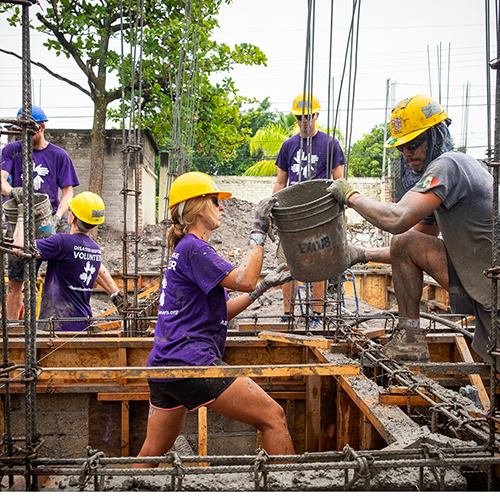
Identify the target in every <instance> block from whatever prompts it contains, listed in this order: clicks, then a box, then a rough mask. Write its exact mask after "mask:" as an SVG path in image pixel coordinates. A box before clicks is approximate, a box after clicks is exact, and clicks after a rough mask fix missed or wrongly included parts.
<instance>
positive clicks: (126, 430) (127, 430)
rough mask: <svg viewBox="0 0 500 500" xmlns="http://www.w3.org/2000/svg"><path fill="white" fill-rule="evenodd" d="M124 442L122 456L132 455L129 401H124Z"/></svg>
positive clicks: (122, 433)
mask: <svg viewBox="0 0 500 500" xmlns="http://www.w3.org/2000/svg"><path fill="white" fill-rule="evenodd" d="M121 407H122V420H121V422H122V429H121V435H122V443H121V453H122V457H128V456H130V412H129V405H128V401H122V404H121Z"/></svg>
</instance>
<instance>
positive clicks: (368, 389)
mask: <svg viewBox="0 0 500 500" xmlns="http://www.w3.org/2000/svg"><path fill="white" fill-rule="evenodd" d="M336 378H337V381H338V383H339V384H340V386H341V387H342V389H343V390H344V391H345V393H346V394H347V395H348V396H349V397H350V398H351V400H352V401H353V402H354V403H355V405H356V406H357V407H358V408H359V410H360V411H361V412H362V413H363V414H364V415H365V416H366V417H367V418H368V420H369V421H370V422H371V423H372V425H373V426H374V427H375V429H376V430H377V432H378V433H379V434H380V436H381V437H382V438H383V439H384V441H385V442H386V443H387V444H389V445H390V444H394V443H397V444H398V445H399V446H403V447H407V446H411V445H412V444H414V443H416V442H418V441H419V440H420V439H421V438H422V437H424V436H425V435H427V434H429V432H430V431H429V430H428V429H425V428H421V427H420V426H419V425H418V424H417V423H415V422H413V420H411V418H410V417H408V415H406V414H405V413H404V412H403V411H402V410H401V409H400V408H399V407H397V406H382V405H380V404H379V393H380V391H381V389H380V388H379V387H378V386H377V384H375V383H374V382H373V381H372V380H369V379H368V378H366V377H365V376H364V375H342V376H339V377H336ZM338 401H339V400H338V398H337V402H338ZM341 403H342V404H344V406H345V407H346V408H347V403H345V402H342V400H341ZM344 411H345V410H344ZM349 411H351V412H352V410H349ZM337 413H338V414H340V413H342V409H341V408H338V410H337ZM346 425H347V424H344V427H346ZM353 425H354V424H353V423H350V424H349V425H348V428H349V429H350V428H351V427H352V426H353ZM358 429H359V427H358ZM341 432H343V431H342V429H341V428H340V427H339V429H338V433H339V434H340V433H341ZM350 432H354V431H350ZM351 446H352V445H351Z"/></svg>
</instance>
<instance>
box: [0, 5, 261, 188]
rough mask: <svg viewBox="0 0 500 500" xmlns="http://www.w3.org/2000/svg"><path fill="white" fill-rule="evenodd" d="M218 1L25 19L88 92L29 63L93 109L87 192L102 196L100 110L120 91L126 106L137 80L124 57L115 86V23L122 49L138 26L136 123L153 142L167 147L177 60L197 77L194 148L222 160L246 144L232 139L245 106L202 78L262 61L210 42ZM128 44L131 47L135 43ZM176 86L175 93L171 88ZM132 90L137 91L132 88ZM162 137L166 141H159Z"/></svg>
mask: <svg viewBox="0 0 500 500" xmlns="http://www.w3.org/2000/svg"><path fill="white" fill-rule="evenodd" d="M222 1H225V2H226V3H230V0H204V1H203V2H201V1H200V2H195V3H193V5H191V1H190V0H167V1H165V0H163V1H161V0H145V2H144V11H143V13H142V16H141V15H140V14H141V13H138V12H137V7H136V6H135V5H134V6H133V7H132V8H131V9H129V7H128V2H123V5H124V12H123V16H122V14H121V4H120V0H94V1H88V0H77V1H75V0H57V1H55V0H54V1H51V2H41V3H42V4H43V5H42V7H43V8H42V13H37V15H36V20H32V28H33V29H35V30H37V31H39V32H42V33H44V34H46V35H48V36H49V39H48V41H47V42H46V43H45V46H46V47H47V49H48V50H54V51H55V52H56V54H57V55H58V56H59V55H64V56H66V57H67V58H68V59H70V58H71V59H73V60H74V61H75V62H76V64H77V65H78V67H79V68H80V70H81V71H82V72H83V73H84V74H85V76H86V78H87V85H88V88H84V87H82V86H81V85H79V84H78V83H76V82H74V81H71V80H69V79H67V78H65V77H64V76H63V75H58V74H56V73H54V72H53V71H51V70H50V69H49V68H47V67H46V66H44V65H43V64H39V63H33V64H38V65H39V66H40V67H42V68H43V69H45V70H47V71H48V72H49V73H50V74H51V75H52V76H55V77H56V78H59V79H61V80H64V81H66V82H67V83H68V84H70V85H72V86H74V87H76V88H78V89H79V90H80V91H82V92H83V93H84V94H85V95H87V96H88V97H89V98H90V99H91V100H92V101H93V103H94V118H93V127H92V132H91V146H92V147H91V162H90V163H91V165H90V183H89V190H91V191H94V192H96V193H99V194H100V193H101V192H102V182H103V170H104V144H105V136H106V130H105V126H106V118H107V112H108V108H109V106H110V104H111V103H113V102H114V101H116V100H118V99H120V98H121V97H122V85H123V87H124V89H125V93H126V96H127V97H128V99H129V100H130V95H131V93H130V92H131V84H132V82H133V78H132V76H131V75H132V74H135V75H137V74H139V73H138V71H139V67H138V63H137V62H135V58H131V57H130V54H128V55H127V56H126V59H125V62H124V68H125V78H124V81H122V78H121V57H120V54H119V53H118V52H117V51H116V50H114V48H113V43H114V45H115V46H118V45H119V44H118V43H117V42H118V41H119V39H120V37H121V32H122V31H121V27H122V23H123V25H124V27H125V30H124V41H125V44H126V45H129V44H130V37H131V36H132V37H137V36H138V33H139V31H140V30H139V29H138V28H137V29H135V30H134V29H133V27H134V26H136V27H137V26H140V24H139V23H138V20H139V19H140V20H141V21H142V24H143V45H142V47H143V56H142V68H143V70H142V72H141V73H142V77H143V80H142V82H141V85H142V89H143V95H142V97H143V111H144V122H145V123H146V124H147V125H148V126H149V127H151V129H152V131H153V134H154V136H155V138H156V139H157V140H158V141H159V142H160V143H162V142H163V143H164V144H166V145H167V146H168V144H169V140H168V137H169V133H170V132H171V130H172V126H171V123H172V116H173V114H174V106H175V96H176V95H179V94H182V92H184V91H185V90H187V89H188V86H189V84H190V82H187V81H186V80H183V79H179V78H177V77H178V76H179V71H180V70H179V68H181V67H182V65H181V64H180V63H181V62H183V61H181V59H182V58H183V57H185V58H186V61H187V64H188V65H189V64H190V65H191V68H190V70H191V73H190V75H191V76H193V75H195V76H196V77H197V78H198V79H197V82H198V85H197V86H195V87H191V91H192V92H194V93H195V94H196V95H195V97H194V100H195V101H196V102H197V107H196V113H197V116H193V117H192V119H193V122H194V123H195V134H196V137H197V139H196V141H195V142H196V143H197V144H198V148H199V149H200V150H203V151H204V152H205V153H207V152H208V151H210V152H211V154H213V153H214V151H217V152H216V153H215V154H216V156H217V155H219V156H220V157H221V158H224V157H228V156H230V155H231V154H233V153H234V149H235V148H236V146H237V145H239V144H241V143H243V142H244V141H245V140H246V136H245V135H244V134H243V135H241V134H238V133H237V128H238V125H239V121H240V120H241V118H240V117H239V106H240V104H241V102H244V101H245V99H244V98H241V97H239V96H237V93H236V91H235V89H234V85H233V83H232V81H231V79H226V80H225V81H224V83H223V84H222V85H215V86H212V85H211V84H210V82H209V75H210V74H212V73H213V72H216V71H227V70H228V69H230V68H231V67H232V65H233V64H250V65H251V64H265V62H266V57H265V55H264V54H263V53H262V51H261V50H260V49H259V48H258V47H256V46H254V45H250V44H244V43H243V44H240V45H236V46H235V47H234V48H231V47H229V46H228V45H226V44H217V43H216V42H214V41H212V40H210V38H209V37H210V35H211V34H212V32H213V29H214V28H215V27H216V26H217V20H216V17H215V16H216V15H217V14H218V12H219V7H220V5H221V3H222ZM125 4H126V5H125ZM188 6H189V7H190V9H189V10H188V9H187V7H188ZM0 12H3V13H9V17H8V21H9V23H10V24H11V25H13V26H19V25H20V24H21V16H20V12H21V10H20V8H19V7H18V6H7V5H0ZM188 22H190V23H191V24H192V26H193V27H194V28H193V33H194V34H195V35H196V43H197V45H196V58H193V57H192V55H191V56H190V55H189V54H185V53H183V52H182V47H183V46H184V45H183V43H185V40H184V39H183V36H184V33H185V26H186V24H187V23H188ZM135 23H136V24H135ZM131 28H132V29H131ZM132 40H133V42H134V40H137V38H132ZM133 45H134V50H136V49H137V50H138V48H137V47H136V44H134V43H133ZM18 57H19V56H18ZM189 57H191V59H189ZM111 72H115V73H117V74H118V75H119V78H120V85H119V86H118V87H116V88H108V85H107V76H108V74H109V73H111ZM178 82H181V83H180V84H179V83H178ZM176 84H177V85H178V86H179V87H180V86H182V87H183V88H176ZM135 85H136V88H137V86H138V82H135ZM137 104H138V103H137V101H135V100H134V102H132V103H131V105H133V106H137ZM120 115H121V112H120V111H118V112H115V113H111V114H110V115H109V116H110V117H112V118H113V117H114V118H115V119H119V116H120ZM165 136H166V137H167V139H166V140H163V138H164V137H165ZM219 150H220V151H221V152H220V153H218V151H219Z"/></svg>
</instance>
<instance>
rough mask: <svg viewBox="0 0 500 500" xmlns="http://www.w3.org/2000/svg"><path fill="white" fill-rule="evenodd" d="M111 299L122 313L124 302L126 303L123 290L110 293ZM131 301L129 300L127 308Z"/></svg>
mask: <svg viewBox="0 0 500 500" xmlns="http://www.w3.org/2000/svg"><path fill="white" fill-rule="evenodd" d="M110 298H111V301H112V302H113V304H114V306H115V307H116V309H117V310H118V312H119V313H120V314H122V312H123V304H124V297H123V292H122V291H121V290H118V291H117V292H115V293H113V294H111V295H110ZM129 305H130V304H129V303H128V301H127V309H128V307H129Z"/></svg>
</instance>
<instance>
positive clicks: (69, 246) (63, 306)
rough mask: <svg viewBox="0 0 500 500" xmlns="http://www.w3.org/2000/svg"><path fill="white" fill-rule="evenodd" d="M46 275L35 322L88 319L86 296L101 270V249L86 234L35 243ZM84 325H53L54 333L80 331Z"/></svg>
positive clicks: (56, 237)
mask: <svg viewBox="0 0 500 500" xmlns="http://www.w3.org/2000/svg"><path fill="white" fill-rule="evenodd" d="M36 246H37V247H38V249H39V250H40V255H41V258H42V260H47V261H48V262H47V274H46V276H45V282H44V285H43V290H42V303H41V305H40V314H39V319H45V318H50V317H54V318H86V317H88V316H92V310H91V308H90V296H91V295H92V290H93V288H94V283H95V280H96V278H97V273H98V272H99V269H100V267H101V260H102V257H101V249H100V248H99V245H98V244H97V243H96V242H95V241H94V240H93V239H92V238H91V237H90V236H88V235H86V234H81V233H77V234H67V233H59V234H55V235H54V236H51V237H50V238H46V239H43V240H36ZM85 327H86V324H85V322H84V321H71V322H69V321H64V322H60V323H57V322H56V331H82V330H84V329H85Z"/></svg>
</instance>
